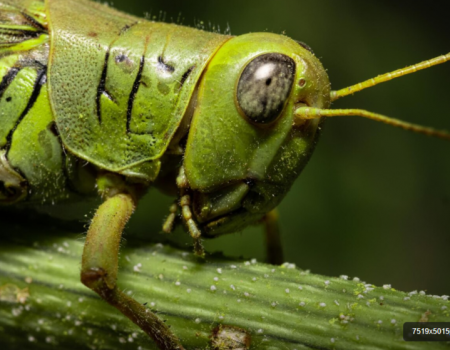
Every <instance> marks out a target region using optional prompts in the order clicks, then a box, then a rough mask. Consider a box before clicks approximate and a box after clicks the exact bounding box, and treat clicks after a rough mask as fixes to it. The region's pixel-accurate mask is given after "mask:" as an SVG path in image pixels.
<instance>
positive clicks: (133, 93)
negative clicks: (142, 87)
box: [127, 56, 145, 133]
mask: <svg viewBox="0 0 450 350" xmlns="http://www.w3.org/2000/svg"><path fill="white" fill-rule="evenodd" d="M144 63H145V56H142V57H141V62H140V64H139V71H138V74H137V76H136V80H135V81H134V84H133V88H132V89H131V93H130V97H129V98H128V108H127V132H128V133H130V132H131V131H130V124H131V112H132V110H133V103H134V98H135V97H136V93H137V92H138V90H139V84H140V83H141V77H142V70H143V69H144Z"/></svg>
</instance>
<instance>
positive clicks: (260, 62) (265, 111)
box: [237, 53, 295, 124]
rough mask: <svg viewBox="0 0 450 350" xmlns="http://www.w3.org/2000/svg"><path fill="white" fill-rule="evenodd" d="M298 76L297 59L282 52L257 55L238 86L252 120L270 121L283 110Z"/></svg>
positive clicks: (238, 94) (242, 107)
mask: <svg viewBox="0 0 450 350" xmlns="http://www.w3.org/2000/svg"><path fill="white" fill-rule="evenodd" d="M294 77H295V62H294V60H293V59H291V58H290V57H288V56H286V55H283V54H279V53H268V54H264V55H261V56H258V57H256V58H255V59H253V60H252V61H250V63H249V64H248V65H247V67H245V69H244V71H243V72H242V74H241V77H240V79H239V83H238V87H237V101H238V103H239V106H240V107H241V109H242V111H243V112H244V113H245V115H246V116H247V117H248V118H249V119H250V120H252V121H254V122H256V123H260V124H266V123H270V122H272V121H274V120H275V119H276V118H277V117H278V116H279V115H280V113H281V111H282V110H283V106H284V103H285V102H286V99H287V98H288V96H289V93H290V91H291V87H292V83H293V82H294Z"/></svg>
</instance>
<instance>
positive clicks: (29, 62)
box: [0, 0, 450, 349]
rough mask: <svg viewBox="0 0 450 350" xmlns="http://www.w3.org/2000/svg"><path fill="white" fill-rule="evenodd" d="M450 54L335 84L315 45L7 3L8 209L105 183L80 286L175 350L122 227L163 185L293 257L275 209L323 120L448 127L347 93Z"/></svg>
mask: <svg viewBox="0 0 450 350" xmlns="http://www.w3.org/2000/svg"><path fill="white" fill-rule="evenodd" d="M449 59H450V54H447V55H443V56H439V57H437V58H434V59H431V60H428V61H424V62H422V63H419V64H416V65H413V66H410V67H407V68H404V69H399V70H397V71H394V72H391V73H387V74H383V75H380V76H378V77H376V78H372V79H369V80H367V81H364V82H362V83H359V84H356V85H353V86H350V87H346V88H344V89H341V90H337V91H331V90H330V83H329V79H328V76H327V73H326V71H325V69H324V68H323V66H322V64H321V62H320V61H319V60H318V59H317V57H316V56H315V55H314V53H313V52H312V51H311V49H310V48H309V47H308V46H307V45H305V44H303V43H299V42H296V41H294V40H292V39H290V38H288V37H285V36H282V35H275V34H271V33H252V34H247V35H242V36H237V37H233V36H230V35H223V34H217V33H209V32H204V31H200V30H197V29H193V28H186V27H183V26H178V25H175V24H167V23H157V22H151V21H147V20H144V19H140V18H137V17H133V16H130V15H127V14H124V13H121V12H118V11H116V10H114V9H112V8H110V7H108V6H106V5H102V4H98V3H92V2H89V1H87V0H78V1H75V0H47V1H45V2H42V1H33V0H14V1H12V0H2V1H1V2H0V77H1V82H0V118H1V125H2V127H1V129H0V203H1V204H5V205H6V204H8V205H9V204H18V203H35V204H45V203H55V202H58V201H66V200H74V199H75V200H76V199H81V198H83V197H85V196H90V195H92V194H95V193H96V192H97V193H98V194H99V195H100V196H101V198H102V199H103V203H102V204H101V205H100V207H99V208H98V209H97V212H96V214H95V216H94V218H93V219H92V222H91V224H90V227H89V230H88V233H87V237H86V243H85V248H84V252H83V257H82V268H81V281H82V282H83V283H84V284H85V285H86V286H87V287H89V288H91V289H92V290H93V291H95V292H96V293H98V295H100V297H102V298H103V299H104V300H106V301H107V302H108V303H110V304H111V305H112V306H114V307H116V308H117V309H118V310H120V311H121V312H122V313H123V314H124V315H125V316H127V317H128V318H129V319H130V320H131V321H133V322H134V323H135V324H137V325H138V326H139V327H140V328H141V329H143V330H144V331H145V332H146V333H147V334H148V335H149V336H150V337H151V338H152V339H153V340H154V341H155V342H156V344H157V345H158V346H159V347H160V348H161V349H182V348H183V346H182V344H181V343H180V341H179V340H178V338H177V336H176V335H175V334H173V332H171V330H170V328H169V327H168V326H167V325H166V324H165V323H164V322H163V321H162V320H161V319H160V318H158V317H157V316H156V315H155V314H154V313H152V312H150V311H149V310H148V309H147V308H146V307H145V306H144V305H142V304H140V303H138V302H137V301H136V300H135V299H133V298H132V297H130V296H128V295H126V294H124V293H123V292H122V291H121V290H120V288H119V287H118V286H117V275H118V253H119V245H120V240H121V235H122V231H123V229H124V226H125V224H126V223H127V222H128V220H129V218H130V216H131V215H132V213H133V211H134V210H135V208H136V206H137V205H138V202H139V199H140V198H141V197H142V196H143V195H144V194H145V193H146V191H147V189H148V188H149V187H150V186H155V187H158V188H161V189H163V190H165V191H166V192H168V193H171V194H173V195H174V196H175V197H176V198H177V200H176V202H175V203H174V204H173V205H172V206H171V207H170V213H169V215H168V217H167V219H166V221H165V223H164V225H163V230H164V231H165V232H171V231H172V229H173V226H174V223H175V221H176V218H177V216H178V215H179V214H180V217H181V220H182V222H183V223H184V225H185V227H186V229H187V231H188V233H189V234H190V235H191V236H192V238H193V242H194V251H195V253H196V254H197V255H199V256H204V255H205V253H204V249H203V246H202V238H203V237H210V238H212V237H216V236H219V235H222V234H227V233H232V232H236V231H239V230H242V229H243V228H244V227H246V226H248V225H250V224H255V223H262V224H263V225H265V227H266V233H267V237H268V242H269V246H270V249H269V250H268V251H269V260H270V261H271V262H274V263H278V262H280V261H281V259H282V258H281V251H280V243H279V234H278V229H277V225H276V213H275V212H274V210H275V208H276V207H277V205H278V204H279V203H280V201H281V200H282V198H283V197H284V196H285V195H286V193H287V192H288V191H289V189H290V187H291V185H292V184H293V182H294V180H295V179H296V178H297V177H298V175H299V174H300V172H301V171H302V169H303V168H304V166H305V165H306V163H307V161H308V159H309V158H310V156H311V154H312V152H313V150H314V146H315V144H316V142H317V138H318V135H319V133H320V128H321V125H322V123H323V121H324V119H325V118H327V117H336V116H344V115H356V116H360V117H364V118H369V119H372V120H376V121H380V122H383V123H386V124H390V125H393V126H397V127H401V128H403V129H406V130H411V131H415V132H418V133H423V134H426V135H429V136H435V137H440V138H443V139H447V140H450V135H449V134H448V133H447V132H445V131H439V130H435V129H432V128H428V127H423V126H420V125H415V124H412V123H408V122H405V121H401V120H397V119H393V118H389V117H386V116H383V115H380V114H377V113H373V112H369V111H365V110H361V109H330V105H331V103H332V102H333V101H335V100H337V99H339V98H341V97H344V96H347V95H349V94H353V93H355V92H358V91H360V90H363V89H365V88H368V87H371V86H374V85H376V84H379V83H382V82H385V81H388V80H391V79H393V78H396V77H400V76H403V75H405V74H409V73H413V72H416V71H418V70H420V69H425V68H429V67H431V66H433V65H436V64H440V63H444V62H446V61H448V60H449Z"/></svg>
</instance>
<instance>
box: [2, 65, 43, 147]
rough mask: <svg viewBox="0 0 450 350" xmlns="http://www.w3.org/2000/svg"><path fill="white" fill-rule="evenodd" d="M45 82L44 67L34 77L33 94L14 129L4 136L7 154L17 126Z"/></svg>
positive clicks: (32, 104)
mask: <svg viewBox="0 0 450 350" xmlns="http://www.w3.org/2000/svg"><path fill="white" fill-rule="evenodd" d="M46 82H47V67H44V68H42V69H40V70H38V74H37V77H36V80H35V81H34V87H33V92H32V93H31V96H30V98H29V100H28V103H27V106H26V107H25V109H24V110H23V112H22V114H21V115H20V117H19V118H18V119H17V121H16V123H15V125H14V127H13V128H12V129H11V130H10V131H9V133H8V136H6V147H5V148H6V152H7V153H8V151H9V149H10V148H11V141H12V137H13V134H14V132H15V131H16V129H17V127H18V126H19V124H20V123H21V122H22V120H23V118H25V116H26V115H27V114H28V112H29V111H30V109H31V108H33V106H34V104H35V102H36V100H37V98H38V97H39V94H40V92H41V88H42V85H44V84H45V83H46Z"/></svg>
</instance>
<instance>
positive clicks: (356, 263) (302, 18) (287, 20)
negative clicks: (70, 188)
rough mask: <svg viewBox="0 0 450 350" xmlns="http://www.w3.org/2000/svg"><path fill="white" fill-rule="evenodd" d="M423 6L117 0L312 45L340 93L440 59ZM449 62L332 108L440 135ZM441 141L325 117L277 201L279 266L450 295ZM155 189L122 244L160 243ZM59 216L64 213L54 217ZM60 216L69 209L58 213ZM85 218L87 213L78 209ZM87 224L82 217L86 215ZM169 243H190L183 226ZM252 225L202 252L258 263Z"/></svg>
mask: <svg viewBox="0 0 450 350" xmlns="http://www.w3.org/2000/svg"><path fill="white" fill-rule="evenodd" d="M446 3H447V2H444V1H433V2H432V3H428V4H427V5H426V6H425V5H423V6H420V7H419V6H417V7H413V6H412V5H411V4H412V3H411V2H410V1H403V0H402V1H395V2H394V1H388V0H377V1H359V0H347V1H335V0H314V1H313V0H309V1H298V0H278V1H261V0H259V1H258V0H250V1H249V0H247V1H237V0H228V1H210V2H205V1H200V0H191V1H172V0H164V1H163V0H152V1H142V0H115V1H114V4H113V5H114V6H115V7H116V8H118V9H120V10H123V11H126V12H129V13H132V14H134V15H138V16H143V15H144V13H146V12H149V13H151V14H152V15H156V16H157V17H159V16H160V11H163V12H164V16H165V18H166V21H172V19H173V20H174V21H176V19H177V18H178V17H179V16H180V14H181V18H184V20H183V24H184V25H191V26H194V23H199V22H200V21H203V22H204V23H205V25H206V27H208V23H209V22H210V23H211V24H212V25H214V26H216V27H217V26H220V28H222V30H223V29H225V28H226V27H227V26H228V25H229V27H230V28H231V33H232V34H233V35H239V34H244V33H248V32H258V31H269V32H274V33H279V34H281V33H285V34H286V35H288V36H290V37H292V38H294V39H296V40H300V41H303V42H305V43H307V44H308V45H310V46H311V47H312V49H313V50H314V52H315V54H316V55H317V56H318V57H319V58H320V59H321V61H322V63H323V65H324V66H325V67H326V68H327V69H328V74H329V76H330V80H331V82H332V88H334V89H339V88H342V87H346V86H348V85H351V84H354V83H357V82H360V81H363V80H365V79H368V78H371V77H374V76H376V75H378V74H381V73H385V72H388V71H392V70H394V69H397V68H401V67H405V66H407V65H410V64H414V63H418V62H420V61H423V60H425V59H429V58H432V57H435V56H438V55H441V54H445V53H447V52H449V51H450V43H449V39H448V38H449V34H450V21H449V20H448V14H447V11H446V10H445V9H446V7H445V6H444V5H445V4H446ZM449 78H450V63H447V64H444V65H440V66H437V67H433V68H431V69H428V70H425V71H421V72H419V73H416V74H412V75H409V76H406V77H402V78H400V79H397V80H394V81H391V82H388V83H385V84H382V85H379V86H377V87H374V88H371V89H369V90H367V91H363V92H360V93H358V94H356V95H355V96H350V97H346V98H343V99H342V100H339V101H337V102H336V103H335V104H334V105H333V107H335V108H363V109H367V110H370V111H373V112H378V113H382V114H385V115H388V116H391V117H395V118H399V119H403V120H405V121H410V122H415V123H420V124H424V125H428V126H434V127H436V128H442V129H447V130H450V112H449V109H448V106H449V105H448V102H449V100H450V98H449V97H450V87H449ZM449 155H450V143H449V142H446V141H443V140H440V139H433V138H429V137H426V136H423V135H418V134H414V133H411V132H406V131H403V130H401V129H397V128H393V127H390V126H387V125H384V124H380V123H376V122H373V121H369V120H365V119H362V118H357V117H342V118H334V119H330V120H328V121H327V123H326V125H325V128H324V132H323V134H322V137H321V140H320V142H319V144H318V147H317V148H316V151H315V154H314V155H313V157H312V158H311V161H310V163H309V164H308V166H307V167H306V168H305V170H304V172H303V173H302V174H301V176H300V177H299V179H298V180H297V182H296V183H295V185H294V186H293V188H292V190H291V192H290V193H289V195H288V196H287V197H286V198H285V200H284V201H283V202H282V204H281V205H280V208H279V209H280V218H281V229H282V235H283V244H284V248H285V260H286V261H288V262H291V263H295V264H297V266H298V267H300V268H303V269H311V271H312V272H313V273H319V274H324V275H329V276H339V275H341V274H345V275H349V276H350V277H351V278H353V277H354V276H358V277H359V278H361V279H362V280H363V281H366V282H367V283H373V284H376V285H382V284H387V283H389V284H392V286H393V287H394V288H396V289H400V290H404V291H412V290H426V291H427V292H428V293H432V294H439V295H442V294H447V295H448V294H450V278H449V269H450V255H449V250H450V249H449V248H450V181H449V180H450V156H449ZM172 200H173V199H171V198H168V197H164V196H162V195H161V194H159V193H158V192H157V191H156V190H151V191H150V193H149V195H148V196H147V197H146V198H145V199H144V200H143V202H142V203H141V205H140V206H139V208H138V210H137V212H136V215H135V216H134V217H133V218H132V220H131V222H130V225H129V226H128V228H127V231H126V234H125V238H129V239H131V238H132V237H133V236H134V237H141V238H146V239H151V240H157V241H158V240H162V239H163V237H161V236H160V235H158V233H159V232H161V225H162V222H163V219H164V217H165V216H166V214H167V212H168V207H169V205H170V204H171V203H172ZM64 210H66V209H63V211H64ZM66 211H67V210H66ZM84 212H86V213H87V212H89V214H88V216H87V218H89V217H91V216H92V214H93V209H92V207H91V208H90V209H84ZM86 221H87V219H86ZM172 236H173V239H174V240H177V241H178V242H181V244H183V245H188V244H191V241H190V240H189V239H188V238H187V234H186V233H184V231H183V230H181V229H179V230H177V231H176V232H175V233H174V234H173V235H172ZM263 243H264V239H263V235H262V229H261V227H251V228H249V229H247V230H245V231H244V232H242V233H237V234H234V235H229V236H225V237H220V238H217V239H215V240H209V241H207V242H206V247H207V250H208V251H210V252H214V251H223V252H224V253H225V254H227V255H233V256H239V255H242V256H243V257H245V258H257V259H258V260H264V245H263Z"/></svg>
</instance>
